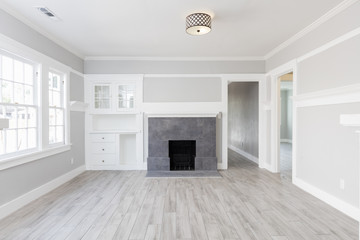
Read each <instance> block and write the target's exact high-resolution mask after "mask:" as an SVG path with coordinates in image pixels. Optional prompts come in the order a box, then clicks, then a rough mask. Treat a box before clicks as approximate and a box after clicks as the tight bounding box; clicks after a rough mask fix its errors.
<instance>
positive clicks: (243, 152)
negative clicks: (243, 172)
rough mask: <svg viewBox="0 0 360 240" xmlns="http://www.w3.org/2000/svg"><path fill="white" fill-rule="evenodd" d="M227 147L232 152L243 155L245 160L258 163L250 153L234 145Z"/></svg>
mask: <svg viewBox="0 0 360 240" xmlns="http://www.w3.org/2000/svg"><path fill="white" fill-rule="evenodd" d="M228 148H229V149H231V150H233V151H234V152H237V153H238V154H240V155H241V156H243V157H244V158H246V159H247V160H250V161H251V162H254V163H256V164H259V159H258V158H257V157H255V156H253V155H251V154H250V153H247V152H245V151H243V150H241V149H239V148H237V147H234V146H232V145H229V146H228Z"/></svg>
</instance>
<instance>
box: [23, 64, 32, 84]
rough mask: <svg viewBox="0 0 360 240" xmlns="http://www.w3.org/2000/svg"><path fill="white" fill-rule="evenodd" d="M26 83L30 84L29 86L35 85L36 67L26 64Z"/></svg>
mask: <svg viewBox="0 0 360 240" xmlns="http://www.w3.org/2000/svg"><path fill="white" fill-rule="evenodd" d="M24 66H25V69H24V70H25V83H26V84H29V85H34V67H33V66H31V65H29V64H25V65H24Z"/></svg>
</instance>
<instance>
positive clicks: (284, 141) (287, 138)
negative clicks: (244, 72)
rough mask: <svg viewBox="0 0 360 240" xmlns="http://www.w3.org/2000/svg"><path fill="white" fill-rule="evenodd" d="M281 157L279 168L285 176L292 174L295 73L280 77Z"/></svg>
mask: <svg viewBox="0 0 360 240" xmlns="http://www.w3.org/2000/svg"><path fill="white" fill-rule="evenodd" d="M278 80H279V85H280V88H279V91H280V93H279V97H280V99H279V103H280V106H279V108H278V110H279V113H278V114H279V120H280V127H279V135H280V138H279V140H280V142H279V145H278V146H279V155H278V156H279V159H278V169H279V171H280V173H281V175H282V176H283V177H286V178H289V179H291V176H292V168H293V166H292V139H293V102H292V97H293V73H292V72H290V73H287V74H284V75H282V76H280V77H279V79H278Z"/></svg>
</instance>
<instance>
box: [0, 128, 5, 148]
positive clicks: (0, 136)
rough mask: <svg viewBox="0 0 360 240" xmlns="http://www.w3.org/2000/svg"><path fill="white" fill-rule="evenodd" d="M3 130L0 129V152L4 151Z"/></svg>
mask: <svg viewBox="0 0 360 240" xmlns="http://www.w3.org/2000/svg"><path fill="white" fill-rule="evenodd" d="M4 133H5V131H0V154H4V153H5V134H4Z"/></svg>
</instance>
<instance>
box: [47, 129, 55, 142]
mask: <svg viewBox="0 0 360 240" xmlns="http://www.w3.org/2000/svg"><path fill="white" fill-rule="evenodd" d="M55 142H56V137H55V127H49V143H50V144H51V143H55Z"/></svg>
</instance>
